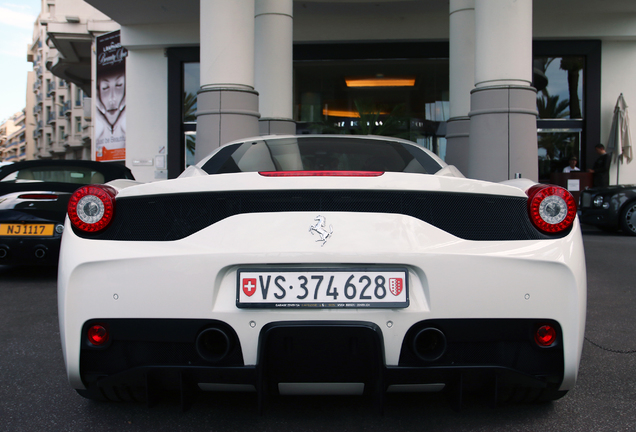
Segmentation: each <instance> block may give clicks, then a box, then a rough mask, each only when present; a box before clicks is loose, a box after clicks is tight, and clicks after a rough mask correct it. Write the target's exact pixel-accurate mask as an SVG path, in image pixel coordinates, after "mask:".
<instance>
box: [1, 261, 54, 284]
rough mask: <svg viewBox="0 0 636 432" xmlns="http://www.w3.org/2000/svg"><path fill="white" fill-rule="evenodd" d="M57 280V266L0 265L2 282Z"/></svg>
mask: <svg viewBox="0 0 636 432" xmlns="http://www.w3.org/2000/svg"><path fill="white" fill-rule="evenodd" d="M10 279H17V280H47V279H57V267H56V266H4V265H0V280H10Z"/></svg>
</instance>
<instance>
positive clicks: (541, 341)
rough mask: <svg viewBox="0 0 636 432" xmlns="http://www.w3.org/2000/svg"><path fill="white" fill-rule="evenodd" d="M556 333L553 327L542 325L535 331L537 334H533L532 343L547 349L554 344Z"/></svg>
mask: <svg viewBox="0 0 636 432" xmlns="http://www.w3.org/2000/svg"><path fill="white" fill-rule="evenodd" d="M556 338H557V332H556V330H555V328H554V327H552V326H551V325H548V324H546V325H542V326H541V327H539V328H538V329H537V332H536V333H535V334H534V341H535V342H536V343H537V345H539V346H542V347H548V346H551V345H552V344H554V342H556Z"/></svg>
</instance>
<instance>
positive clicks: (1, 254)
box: [0, 245, 9, 259]
mask: <svg viewBox="0 0 636 432" xmlns="http://www.w3.org/2000/svg"><path fill="white" fill-rule="evenodd" d="M8 255H9V246H7V245H0V259H3V258H6V257H7V256H8Z"/></svg>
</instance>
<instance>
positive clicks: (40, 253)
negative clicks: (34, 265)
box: [35, 245, 49, 259]
mask: <svg viewBox="0 0 636 432" xmlns="http://www.w3.org/2000/svg"><path fill="white" fill-rule="evenodd" d="M48 251H49V249H48V248H47V247H46V246H43V245H37V246H36V247H35V257H36V258H37V259H43V258H44V257H46V254H47V252H48Z"/></svg>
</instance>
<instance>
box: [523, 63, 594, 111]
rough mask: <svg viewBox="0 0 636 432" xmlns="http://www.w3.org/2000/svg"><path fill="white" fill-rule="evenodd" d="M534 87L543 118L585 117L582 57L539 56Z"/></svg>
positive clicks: (534, 71)
mask: <svg viewBox="0 0 636 432" xmlns="http://www.w3.org/2000/svg"><path fill="white" fill-rule="evenodd" d="M533 65H534V70H533V86H534V87H535V88H536V89H537V110H538V111H539V118H541V119H581V118H583V115H582V113H583V100H584V99H583V79H584V77H583V67H584V66H585V58H584V57H579V56H564V57H535V58H534V62H533Z"/></svg>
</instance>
